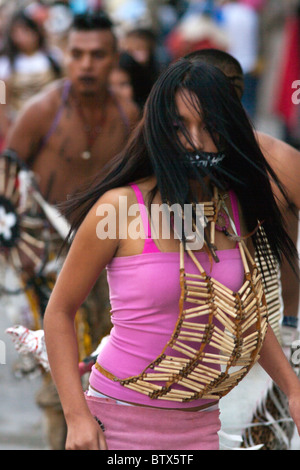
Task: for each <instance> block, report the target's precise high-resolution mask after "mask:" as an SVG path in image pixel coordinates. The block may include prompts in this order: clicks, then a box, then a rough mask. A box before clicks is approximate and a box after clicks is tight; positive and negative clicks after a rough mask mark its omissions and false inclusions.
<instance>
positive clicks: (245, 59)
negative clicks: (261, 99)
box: [218, 0, 262, 120]
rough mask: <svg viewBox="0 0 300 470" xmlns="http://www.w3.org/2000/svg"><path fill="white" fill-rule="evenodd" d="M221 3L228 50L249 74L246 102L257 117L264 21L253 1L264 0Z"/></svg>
mask: <svg viewBox="0 0 300 470" xmlns="http://www.w3.org/2000/svg"><path fill="white" fill-rule="evenodd" d="M218 3H219V4H220V17H219V21H220V26H221V27H222V29H223V31H224V32H225V33H226V36H227V39H228V48H227V52H229V54H231V55H232V56H233V57H235V58H236V59H237V60H238V61H239V62H240V64H241V66H242V69H243V73H244V77H245V92H244V96H243V105H244V107H245V109H246V111H247V112H248V115H249V117H250V118H251V119H252V120H253V119H254V118H255V115H256V101H257V100H256V98H257V88H258V83H259V70H258V63H259V46H260V43H259V40H260V29H259V24H260V21H259V15H258V13H257V11H256V10H255V9H254V8H253V3H254V4H256V6H258V5H260V6H262V5H261V3H262V2H260V3H258V2H251V1H247V2H240V1H239V0H220V1H219V2H218ZM250 4H252V5H250Z"/></svg>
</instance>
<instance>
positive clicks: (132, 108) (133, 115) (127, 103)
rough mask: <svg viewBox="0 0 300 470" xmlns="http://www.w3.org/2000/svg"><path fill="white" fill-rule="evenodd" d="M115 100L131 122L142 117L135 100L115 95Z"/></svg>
mask: <svg viewBox="0 0 300 470" xmlns="http://www.w3.org/2000/svg"><path fill="white" fill-rule="evenodd" d="M115 101H116V103H117V104H118V105H119V106H120V107H121V108H122V109H123V112H124V113H125V114H126V116H127V117H128V119H129V120H130V121H131V122H136V121H138V120H139V119H140V117H141V110H140V108H139V107H138V105H137V104H136V103H135V102H134V101H133V100H128V99H125V98H120V97H118V98H116V97H115Z"/></svg>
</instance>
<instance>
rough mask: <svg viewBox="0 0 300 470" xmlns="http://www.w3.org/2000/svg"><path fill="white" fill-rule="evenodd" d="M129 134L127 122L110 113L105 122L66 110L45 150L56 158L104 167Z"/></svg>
mask: <svg viewBox="0 0 300 470" xmlns="http://www.w3.org/2000/svg"><path fill="white" fill-rule="evenodd" d="M127 137H128V128H127V125H126V122H124V120H123V119H122V118H121V116H120V114H116V113H111V115H110V116H109V118H108V119H106V120H105V121H104V122H103V123H100V122H97V121H95V122H91V123H86V122H84V121H83V120H81V119H80V117H79V116H76V115H68V113H64V115H63V116H62V118H61V119H60V121H59V122H58V123H57V125H56V128H55V129H54V130H53V132H52V134H51V135H50V136H49V138H48V140H47V142H46V144H45V146H44V148H43V149H42V152H46V153H47V154H48V155H49V154H51V155H54V158H55V160H56V161H57V162H60V163H61V164H64V165H67V164H72V165H76V166H77V165H78V166H79V167H81V164H83V163H84V162H85V161H90V164H91V165H92V166H93V167H98V168H99V167H100V168H101V167H102V166H103V165H105V164H106V163H107V162H108V161H109V160H110V159H111V158H112V157H114V156H115V155H116V154H117V153H119V152H120V150H121V149H122V148H123V146H124V143H125V142H126V140H127Z"/></svg>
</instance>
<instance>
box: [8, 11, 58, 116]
mask: <svg viewBox="0 0 300 470" xmlns="http://www.w3.org/2000/svg"><path fill="white" fill-rule="evenodd" d="M47 42H48V41H47V36H46V34H45V31H44V30H43V27H42V26H41V25H40V24H39V23H38V22H37V21H36V20H35V19H34V18H33V17H32V16H31V13H30V12H29V11H28V10H27V9H24V10H18V11H16V12H15V13H14V14H13V15H12V17H11V19H10V21H9V23H8V25H7V29H6V31H5V34H4V41H3V47H2V50H1V52H0V79H1V80H3V81H4V82H5V83H6V87H7V104H8V110H9V113H8V118H9V120H12V121H13V120H14V119H15V118H16V115H17V113H18V112H19V111H20V110H21V109H22V107H23V106H24V105H25V104H26V102H27V101H28V100H29V99H30V98H32V97H33V96H35V95H36V94H38V93H39V92H41V91H42V90H43V88H45V87H46V86H47V85H49V84H50V83H51V82H53V81H54V80H56V79H58V78H60V77H61V76H62V74H63V71H62V54H61V52H60V51H59V52H58V51H57V50H55V51H54V50H53V48H51V47H50V46H49V44H48V43H47Z"/></svg>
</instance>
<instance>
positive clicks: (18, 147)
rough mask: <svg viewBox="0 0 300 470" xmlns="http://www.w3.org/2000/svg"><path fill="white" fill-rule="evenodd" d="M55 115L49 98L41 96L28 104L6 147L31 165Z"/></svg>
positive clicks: (11, 132)
mask: <svg viewBox="0 0 300 470" xmlns="http://www.w3.org/2000/svg"><path fill="white" fill-rule="evenodd" d="M51 113H52V114H53V105H50V102H49V98H45V97H44V96H42V95H40V96H39V97H37V98H34V99H32V100H30V101H29V102H28V104H27V105H26V106H25V107H24V109H23V110H22V111H21V112H20V114H19V116H18V118H17V120H16V121H15V123H14V124H13V125H12V126H11V128H10V131H9V132H8V135H7V138H6V141H5V147H4V148H6V149H10V150H13V151H15V152H16V154H17V155H18V157H19V158H20V159H21V160H23V161H24V162H25V163H29V161H30V158H32V157H33V156H34V155H35V154H36V152H37V151H38V148H39V145H40V142H41V140H42V138H43V136H44V135H46V133H47V131H48V127H49V123H50V122H51V121H50V119H51Z"/></svg>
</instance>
